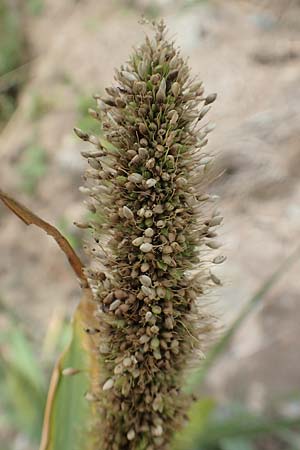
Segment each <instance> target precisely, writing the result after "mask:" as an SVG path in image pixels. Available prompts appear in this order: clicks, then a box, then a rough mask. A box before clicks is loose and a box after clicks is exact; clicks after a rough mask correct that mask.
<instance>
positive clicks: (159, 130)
mask: <svg viewBox="0 0 300 450" xmlns="http://www.w3.org/2000/svg"><path fill="white" fill-rule="evenodd" d="M155 29H156V33H155V38H154V39H153V41H150V39H149V38H146V41H145V43H144V44H143V45H142V46H141V47H140V48H138V49H137V50H135V51H134V53H133V55H132V56H131V58H130V60H129V62H128V63H127V64H126V65H125V66H122V67H121V69H120V70H118V71H116V77H115V79H116V83H115V85H114V86H113V87H110V88H107V89H106V92H107V95H106V96H105V97H103V98H100V97H98V96H97V97H96V98H97V102H98V108H99V112H97V113H95V112H94V111H93V117H95V118H98V119H99V120H100V121H101V123H102V127H103V133H104V136H105V139H106V140H107V142H108V143H109V145H106V146H105V147H106V149H104V148H102V146H101V144H100V141H99V139H98V138H97V137H95V136H89V135H87V134H86V133H83V132H81V131H80V130H76V133H77V135H78V136H79V137H81V138H82V139H83V140H85V141H89V142H91V143H93V144H94V145H95V147H96V149H95V150H94V151H90V152H84V154H83V156H84V157H86V158H87V161H88V163H89V166H90V168H89V169H88V170H87V172H86V176H85V179H86V186H85V187H84V191H85V192H86V193H87V194H88V195H89V201H88V203H89V204H88V207H89V210H90V211H92V212H94V213H95V218H94V220H92V221H91V223H90V224H89V227H90V228H92V229H93V233H94V241H95V245H94V246H93V247H92V248H91V255H92V257H93V260H97V262H98V265H99V266H100V267H101V269H100V270H99V271H94V272H92V271H90V283H91V286H92V289H93V293H94V297H95V301H96V302H97V303H98V312H97V318H98V320H99V327H98V328H99V330H100V337H101V339H100V340H101V344H100V347H99V359H100V363H101V365H102V369H101V376H102V379H101V380H99V385H100V386H99V387H100V389H101V395H99V396H98V398H99V397H100V399H99V400H98V403H97V408H98V413H99V425H98V428H97V433H98V435H99V442H98V447H97V450H100V449H101V450H158V449H165V448H168V445H169V443H170V440H171V438H172V435H173V433H174V431H175V430H178V429H179V428H180V427H181V426H182V425H183V424H184V422H185V420H186V411H187V408H188V406H189V403H190V399H189V398H188V396H186V395H185V394H184V393H183V391H182V387H183V385H184V375H185V370H186V368H187V367H188V366H189V365H190V364H191V361H192V360H193V358H194V359H195V358H198V359H199V354H200V352H202V351H203V349H204V348H205V346H206V344H207V343H208V342H209V340H210V336H211V334H212V332H213V331H214V319H213V317H212V316H211V315H210V314H209V313H207V312H206V310H205V308H204V305H203V306H201V302H202V298H203V294H204V292H205V291H206V290H207V288H209V287H210V286H211V285H213V284H219V283H220V281H219V279H218V278H217V277H216V276H214V275H213V274H211V272H210V270H209V269H210V267H209V266H210V265H211V264H213V263H216V264H219V263H221V262H223V260H224V257H222V256H221V255H219V256H218V255H215V254H214V249H216V248H218V247H219V243H218V242H217V241H216V240H215V239H214V237H215V236H216V233H215V231H214V230H215V227H216V226H217V225H219V224H220V223H221V221H222V218H221V217H220V215H219V214H218V213H216V212H214V211H212V206H211V205H212V202H211V200H212V198H211V197H210V196H209V195H208V194H207V192H206V188H207V173H209V170H208V167H209V166H210V164H211V158H208V157H207V154H206V153H205V152H204V151H203V147H204V146H205V144H206V143H207V139H206V136H207V134H208V133H209V132H210V131H211V129H212V128H211V127H210V126H204V127H203V126H202V127H200V128H199V126H198V123H199V120H200V119H202V118H203V117H204V115H205V114H206V113H207V112H208V109H209V108H210V105H211V103H212V102H213V101H214V100H215V98H216V95H215V94H211V95H209V96H207V97H205V95H204V88H203V86H202V83H195V82H194V81H193V80H192V79H191V77H190V71H189V67H188V66H187V64H186V63H185V62H184V60H183V59H182V58H181V56H180V54H179V51H178V50H177V49H176V48H175V47H174V43H173V42H169V41H168V40H167V38H166V32H165V25H164V23H163V22H160V23H159V24H158V25H155ZM208 105H209V106H208ZM98 213H100V215H101V220H99V214H98ZM103 214H104V215H105V217H104V219H103ZM104 249H105V251H104ZM210 253H212V256H211V257H210ZM208 261H211V264H210V263H209V262H208ZM94 262H95V261H94Z"/></svg>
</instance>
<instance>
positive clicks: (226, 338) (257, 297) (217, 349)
mask: <svg viewBox="0 0 300 450" xmlns="http://www.w3.org/2000/svg"><path fill="white" fill-rule="evenodd" d="M299 257H300V248H298V249H297V250H296V251H295V252H293V253H292V254H291V255H290V256H289V257H288V258H287V259H286V260H285V261H284V262H283V263H282V265H281V266H280V267H279V268H278V269H277V270H276V271H275V272H274V273H273V274H272V275H271V276H270V277H269V278H268V279H267V280H266V281H265V283H263V285H262V286H261V287H260V288H259V289H258V291H257V292H256V293H255V294H254V295H253V297H251V298H250V300H249V301H248V302H247V303H246V305H245V306H244V308H243V309H242V311H241V312H240V314H239V315H238V317H237V318H236V319H235V321H234V322H233V324H232V325H231V326H230V327H229V328H228V329H227V330H226V331H225V333H224V334H223V336H222V338H221V339H220V340H219V342H217V344H216V345H215V346H214V347H213V348H212V350H211V351H210V352H209V353H208V355H207V357H206V359H205V360H204V361H202V363H201V367H200V368H199V369H198V370H197V371H195V372H194V373H193V375H192V377H191V379H190V382H189V384H188V386H187V387H186V390H187V392H193V391H194V390H195V389H197V388H198V387H199V386H200V385H201V383H202V382H203V381H204V379H205V377H206V375H207V372H208V371H209V369H210V368H211V367H212V365H213V364H214V363H215V361H216V360H217V358H218V357H219V356H221V355H222V353H223V352H224V350H225V349H226V347H227V346H228V344H229V342H230V341H231V339H232V337H233V336H234V334H235V333H236V332H237V330H238V329H239V327H240V326H241V324H242V323H243V322H244V320H245V319H246V318H247V317H248V316H249V314H250V313H251V312H252V311H253V309H254V308H255V307H256V306H257V305H258V304H259V303H260V302H261V301H262V300H263V299H264V297H265V296H266V294H267V293H268V292H269V291H270V289H271V288H272V287H273V286H274V284H275V283H276V282H277V281H279V279H280V278H281V277H282V276H283V275H284V274H285V273H286V272H287V271H288V270H289V269H290V268H291V266H292V265H293V264H294V263H295V262H296V261H297V260H298V259H299Z"/></svg>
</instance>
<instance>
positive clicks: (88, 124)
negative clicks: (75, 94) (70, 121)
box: [76, 94, 100, 133]
mask: <svg viewBox="0 0 300 450" xmlns="http://www.w3.org/2000/svg"><path fill="white" fill-rule="evenodd" d="M89 108H92V109H94V108H95V100H94V99H93V98H92V97H91V96H90V95H83V94H81V95H80V96H79V99H78V102H77V113H78V120H77V122H76V124H77V126H78V127H79V128H81V129H83V130H86V131H87V132H89V133H99V128H100V127H99V122H97V121H96V120H95V119H94V118H93V117H91V116H90V115H89V114H88V109H89Z"/></svg>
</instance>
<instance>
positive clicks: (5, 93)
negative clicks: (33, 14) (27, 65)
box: [0, 0, 25, 128]
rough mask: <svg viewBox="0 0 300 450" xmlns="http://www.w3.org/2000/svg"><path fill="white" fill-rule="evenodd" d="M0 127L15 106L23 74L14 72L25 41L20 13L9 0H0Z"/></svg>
mask: <svg viewBox="0 0 300 450" xmlns="http://www.w3.org/2000/svg"><path fill="white" fill-rule="evenodd" d="M0 43H1V44H0V128H1V127H2V126H3V124H4V123H5V122H6V121H7V120H8V119H9V117H10V116H11V114H12V113H13V111H14V109H15V107H16V98H17V94H18V91H19V89H20V86H21V83H22V81H23V79H24V75H23V74H22V73H21V74H20V73H14V72H13V71H14V69H16V68H18V67H19V66H21V65H22V64H23V63H24V62H25V57H24V55H25V41H24V35H23V31H22V27H21V26H20V15H19V12H18V10H17V9H16V8H13V7H12V6H11V5H10V3H9V2H7V1H5V0H0Z"/></svg>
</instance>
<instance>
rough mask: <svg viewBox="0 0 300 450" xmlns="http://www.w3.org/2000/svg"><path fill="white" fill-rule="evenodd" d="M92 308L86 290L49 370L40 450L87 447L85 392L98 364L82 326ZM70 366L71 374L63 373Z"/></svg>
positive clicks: (88, 418)
mask: <svg viewBox="0 0 300 450" xmlns="http://www.w3.org/2000/svg"><path fill="white" fill-rule="evenodd" d="M92 310H93V303H92V302H91V294H90V291H87V292H86V293H85V295H84V296H83V299H82V301H81V302H80V304H79V306H78V308H77V309H76V311H75V314H74V317H73V323H72V329H73V336H72V339H71V343H70V345H69V347H68V348H67V349H66V351H65V352H64V353H63V354H62V356H61V357H60V358H59V360H58V361H57V363H56V366H55V368H54V371H53V374H52V378H51V382H50V388H49V392H48V399H47V404H46V409H45V417H44V425H43V433H42V440H41V444H40V450H62V449H63V450H74V449H81V450H85V449H87V450H88V448H89V446H88V443H89V441H90V439H91V437H90V436H89V433H88V430H89V427H90V425H91V424H92V417H93V409H92V406H91V403H89V402H88V401H87V399H86V398H85V394H86V393H87V392H88V391H89V390H90V389H91V379H92V377H93V376H95V371H97V370H98V366H97V360H96V359H95V357H94V356H93V355H94V353H93V349H94V341H93V337H92V336H89V335H88V334H87V333H86V332H85V331H84V329H85V328H86V327H87V326H88V325H89V324H90V317H91V316H92ZM66 369H68V370H67V371H66ZM72 369H73V371H74V372H75V374H74V375H64V373H66V372H68V371H70V370H72ZM76 372H78V373H76Z"/></svg>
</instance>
